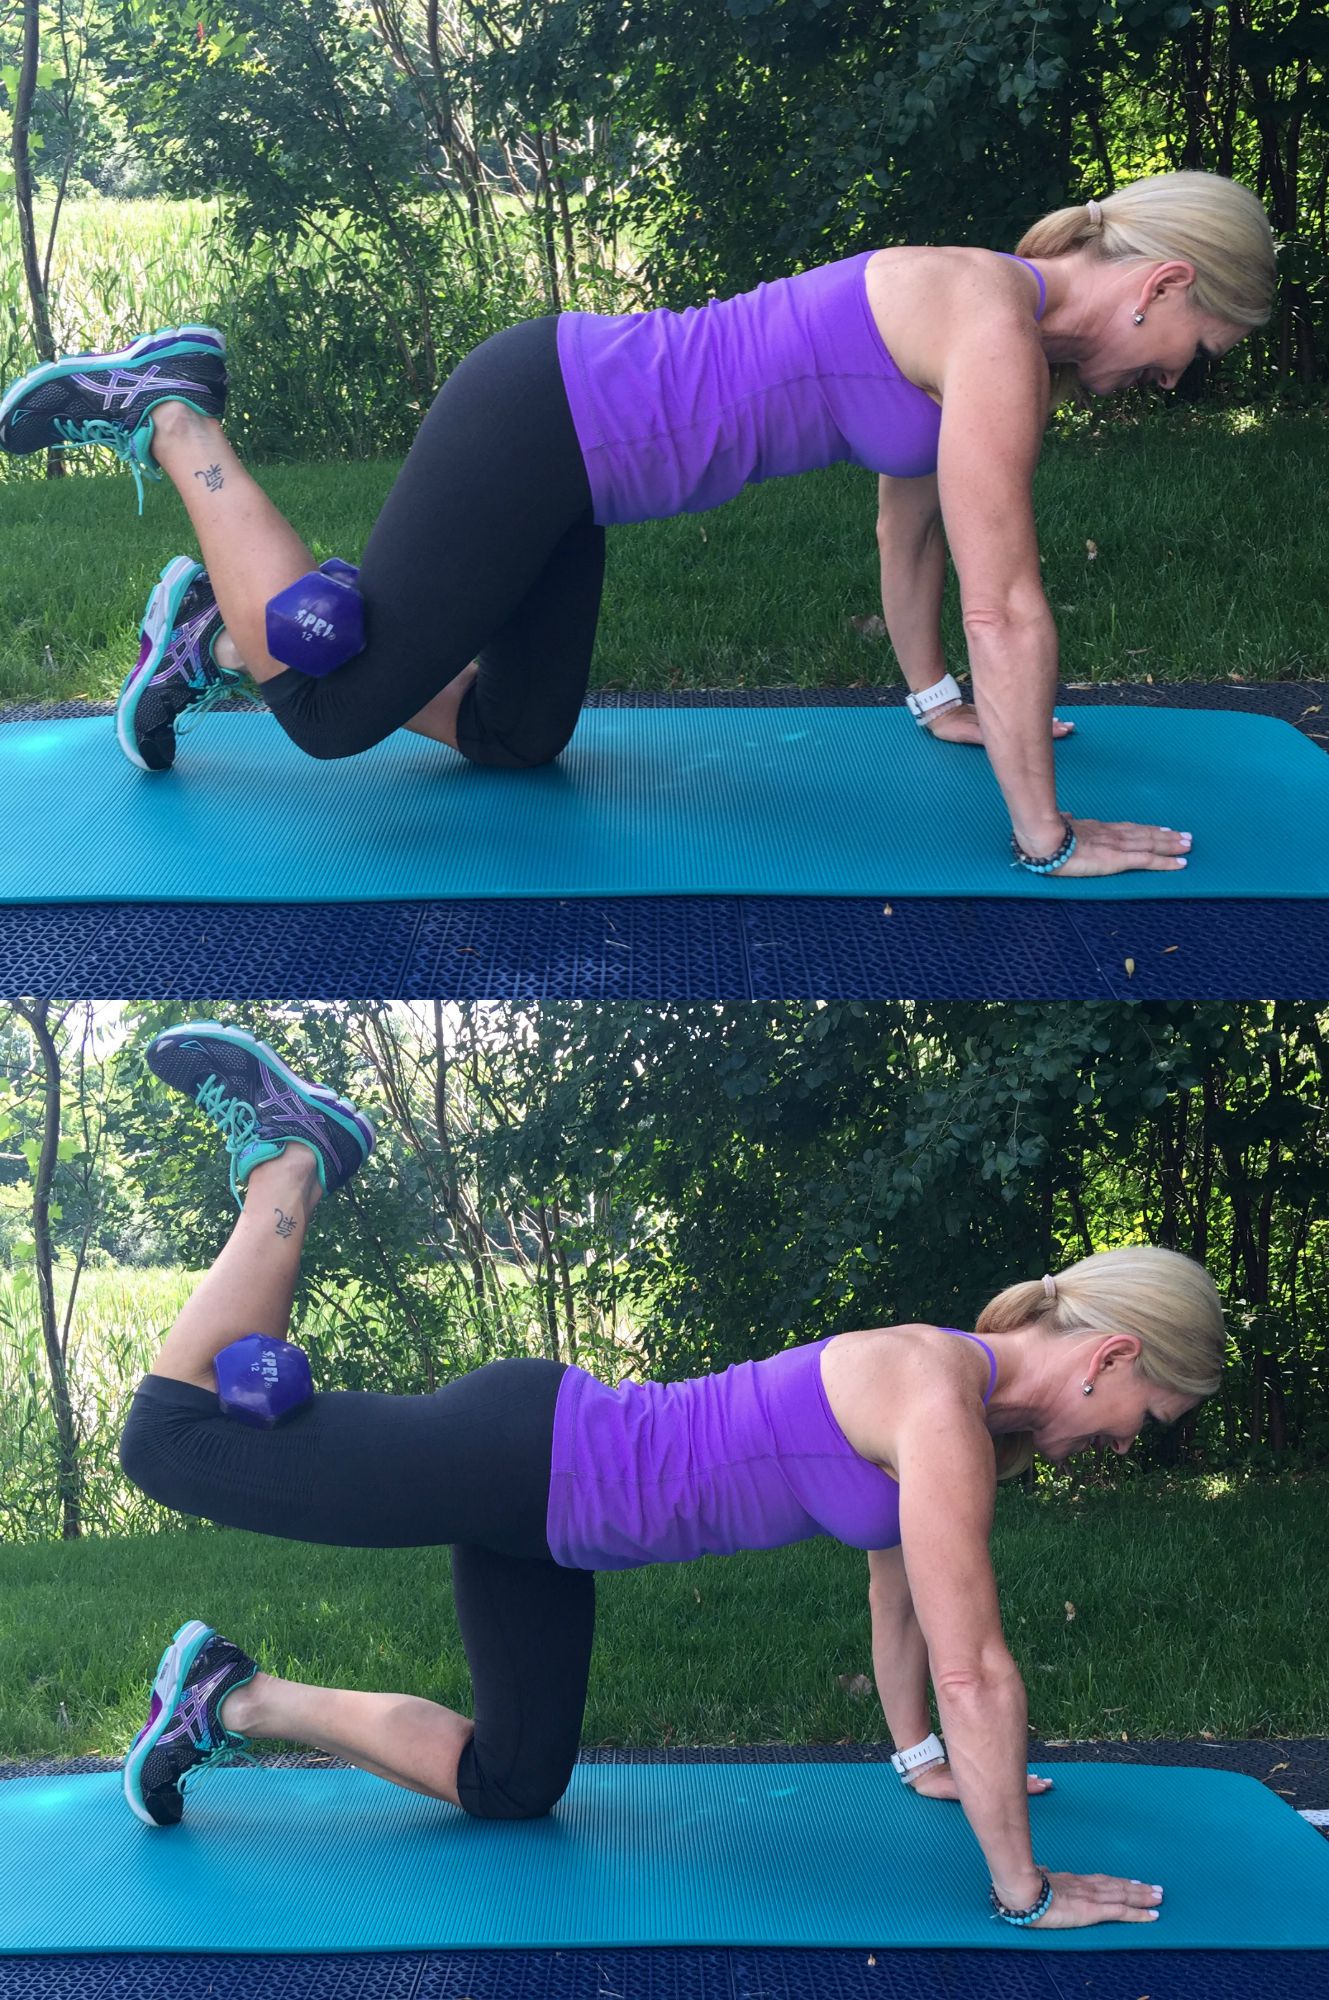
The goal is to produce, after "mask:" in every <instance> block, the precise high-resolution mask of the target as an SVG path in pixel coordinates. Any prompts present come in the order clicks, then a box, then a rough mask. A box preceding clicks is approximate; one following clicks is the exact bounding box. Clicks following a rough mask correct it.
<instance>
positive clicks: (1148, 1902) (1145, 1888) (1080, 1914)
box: [1026, 1869, 1163, 1931]
mask: <svg viewBox="0 0 1329 2000" xmlns="http://www.w3.org/2000/svg"><path fill="white" fill-rule="evenodd" d="M1048 1880H1049V1882H1051V1884H1052V1904H1051V1907H1050V1909H1048V1910H1047V1911H1046V1912H1045V1914H1044V1915H1043V1916H1041V1917H1040V1918H1039V1919H1038V1921H1037V1923H1033V1924H1029V1925H1027V1926H1026V1928H1027V1929H1029V1930H1031V1931H1080V1930H1087V1929H1088V1927H1089V1926H1090V1925H1091V1924H1150V1923H1153V1922H1154V1920H1155V1919H1156V1918H1157V1916H1158V1906H1159V1904H1160V1903H1161V1902H1162V1900H1163V1891H1162V1890H1161V1889H1159V1888H1157V1887H1156V1886H1151V1885H1150V1884H1149V1883H1148V1882H1128V1881H1127V1880H1126V1879H1125V1877H1124V1876H1121V1875H1054V1874H1053V1873H1052V1871H1051V1869H1049V1870H1048Z"/></svg>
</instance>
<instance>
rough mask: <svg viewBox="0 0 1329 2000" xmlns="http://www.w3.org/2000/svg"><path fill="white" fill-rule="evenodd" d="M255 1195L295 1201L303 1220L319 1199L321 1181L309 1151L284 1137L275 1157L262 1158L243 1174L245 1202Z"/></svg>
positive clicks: (315, 1162)
mask: <svg viewBox="0 0 1329 2000" xmlns="http://www.w3.org/2000/svg"><path fill="white" fill-rule="evenodd" d="M255 1196H257V1197H258V1198H259V1200H261V1201H264V1202H277V1203H280V1204H282V1205H283V1206H285V1204H286V1203H288V1202H289V1203H291V1204H293V1205H294V1204H298V1205H299V1209H300V1213H301V1214H302V1215H303V1216H304V1218H305V1220H306V1221H307V1220H308V1218H309V1217H310V1216H311V1215H312V1214H313V1212H314V1210H315V1209H316V1208H317V1207H318V1204H319V1202H320V1201H321V1200H322V1199H323V1183H322V1181H321V1180H320V1178H319V1172H318V1162H317V1160H316V1159H315V1158H314V1154H313V1150H312V1148H311V1147H309V1146H305V1145H302V1144H301V1142H300V1141H299V1140H298V1139H291V1140H288V1141H287V1143H286V1145H285V1146H284V1147H283V1148H282V1150H281V1152H280V1153H278V1155H277V1157H276V1159H273V1160H262V1161H260V1163H259V1164H258V1166H256V1167H251V1168H250V1170H249V1173H248V1174H247V1175H246V1177H245V1202H246V1205H248V1203H249V1202H250V1201H251V1200H253V1199H254V1197H255Z"/></svg>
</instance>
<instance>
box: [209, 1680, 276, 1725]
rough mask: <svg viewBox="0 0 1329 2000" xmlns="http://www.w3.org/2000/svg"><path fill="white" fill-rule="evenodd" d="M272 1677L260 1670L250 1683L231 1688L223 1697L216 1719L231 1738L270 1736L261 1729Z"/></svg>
mask: <svg viewBox="0 0 1329 2000" xmlns="http://www.w3.org/2000/svg"><path fill="white" fill-rule="evenodd" d="M272 1683H273V1676H272V1675H271V1674H265V1673H264V1672H263V1671H262V1669H261V1668H260V1670H259V1672H258V1673H256V1674H255V1675H254V1678H253V1679H252V1680H250V1681H246V1682H245V1683H244V1685H243V1686H242V1687H238V1688H232V1689H231V1692H230V1693H229V1694H228V1695H223V1696H222V1699H221V1703H220V1705H219V1707H218V1709H217V1715H218V1719H219V1720H220V1722H221V1723H222V1725H223V1727H224V1728H226V1729H229V1730H230V1731H231V1734H232V1735H233V1736H263V1735H267V1734H270V1733H271V1732H269V1731H266V1730H265V1729H264V1727H263V1704H264V1699H265V1696H266V1694H267V1691H268V1689H269V1688H270V1687H271V1685H272Z"/></svg>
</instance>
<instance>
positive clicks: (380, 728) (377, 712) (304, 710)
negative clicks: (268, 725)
mask: <svg viewBox="0 0 1329 2000" xmlns="http://www.w3.org/2000/svg"><path fill="white" fill-rule="evenodd" d="M335 680H336V676H335V675H331V676H329V677H328V679H327V680H316V679H315V678H314V677H313V676H312V675H310V674H301V673H297V672H296V670H295V668H294V667H292V668H290V669H288V671H287V672H286V673H284V674H279V675H278V676H277V677H276V678H275V679H274V680H270V681H268V682H266V683H265V684H264V687H263V689H262V694H263V699H264V700H265V701H266V703H267V705H268V708H269V709H270V710H271V712H272V714H273V715H274V716H275V717H276V719H277V721H278V722H279V723H280V724H281V726H282V728H283V729H284V730H285V731H286V734H287V735H288V736H289V737H290V739H291V741H292V743H294V744H295V746H296V748H297V749H298V750H303V751H304V753H305V755H306V756H307V757H313V758H316V759H317V761H318V762H319V763H332V762H335V761H336V760H338V759H340V758H343V757H358V756H360V755H361V753H362V752H363V751H365V750H372V749H373V748H374V746H375V744H376V743H381V742H382V741H383V740H384V738H385V737H387V736H390V735H391V734H392V732H393V729H394V728H395V727H396V724H395V723H394V722H393V721H392V720H391V719H390V718H386V717H385V715H384V710H383V705H382V703H381V702H374V701H371V700H369V699H368V698H366V699H364V700H360V701H354V702H353V701H349V700H347V699H346V696H345V691H344V690H343V689H341V688H337V687H336V686H335V685H334V683H335ZM334 697H335V700H334Z"/></svg>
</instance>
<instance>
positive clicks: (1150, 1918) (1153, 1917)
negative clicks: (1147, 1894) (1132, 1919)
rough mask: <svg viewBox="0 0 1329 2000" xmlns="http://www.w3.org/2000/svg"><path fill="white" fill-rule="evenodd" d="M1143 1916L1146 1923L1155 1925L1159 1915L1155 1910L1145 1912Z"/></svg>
mask: <svg viewBox="0 0 1329 2000" xmlns="http://www.w3.org/2000/svg"><path fill="white" fill-rule="evenodd" d="M1144 1914H1145V1921H1146V1922H1147V1923H1151V1924H1156V1923H1157V1922H1158V1918H1159V1914H1160V1913H1159V1912H1158V1911H1157V1910H1146V1911H1145V1913H1144Z"/></svg>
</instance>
